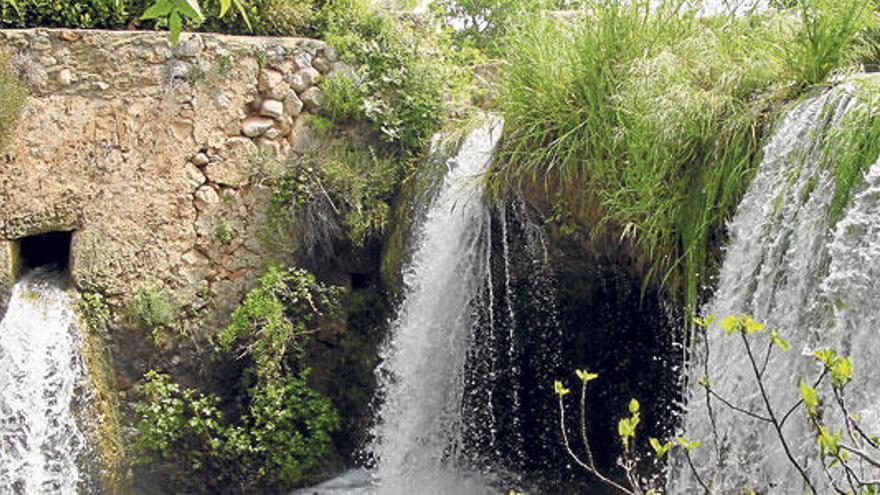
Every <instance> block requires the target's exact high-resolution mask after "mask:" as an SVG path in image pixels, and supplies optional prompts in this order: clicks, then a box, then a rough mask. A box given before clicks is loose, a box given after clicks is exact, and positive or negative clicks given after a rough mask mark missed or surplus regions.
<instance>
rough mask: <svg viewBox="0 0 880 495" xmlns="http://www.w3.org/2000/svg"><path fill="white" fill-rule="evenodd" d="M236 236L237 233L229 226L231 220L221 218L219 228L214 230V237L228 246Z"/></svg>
mask: <svg viewBox="0 0 880 495" xmlns="http://www.w3.org/2000/svg"><path fill="white" fill-rule="evenodd" d="M234 236H235V233H234V232H233V231H232V228H231V227H230V226H229V222H227V221H226V220H220V221H219V222H218V223H217V228H216V229H215V230H214V237H215V238H216V239H217V242H219V243H220V244H222V245H224V246H228V245H229V243H231V242H232V239H233V238H234Z"/></svg>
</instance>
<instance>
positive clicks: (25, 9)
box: [0, 0, 147, 29]
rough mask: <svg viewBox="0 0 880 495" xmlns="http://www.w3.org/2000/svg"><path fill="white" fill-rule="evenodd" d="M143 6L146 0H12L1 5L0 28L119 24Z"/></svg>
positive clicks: (139, 10) (121, 24) (124, 23)
mask: <svg viewBox="0 0 880 495" xmlns="http://www.w3.org/2000/svg"><path fill="white" fill-rule="evenodd" d="M146 7H147V2H146V1H145V0H90V1H81V0H74V1H70V0H15V2H14V3H13V2H3V3H2V5H0V28H10V27H73V28H85V29H94V28H111V29H112V28H121V27H125V25H126V23H128V22H129V21H130V20H131V19H133V18H135V17H136V16H138V15H140V13H141V12H143V10H144V9H145V8H146Z"/></svg>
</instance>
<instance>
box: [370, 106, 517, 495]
mask: <svg viewBox="0 0 880 495" xmlns="http://www.w3.org/2000/svg"><path fill="white" fill-rule="evenodd" d="M500 135H501V124H500V122H499V121H498V120H497V119H494V118H490V119H489V121H488V122H487V123H486V124H485V125H484V126H482V127H480V128H479V129H477V130H475V131H474V132H472V133H470V134H469V135H468V136H467V137H465V139H464V142H463V143H462V145H461V148H460V150H459V152H458V154H457V156H455V157H454V158H453V159H452V160H449V161H448V162H447V163H448V167H449V170H448V172H447V174H446V176H445V179H444V181H443V183H442V185H441V186H440V189H439V191H438V193H437V196H436V199H435V200H434V201H433V204H432V206H431V208H430V210H429V211H428V212H427V215H426V217H425V218H424V220H423V221H422V224H421V226H420V227H419V229H418V231H417V233H416V236H415V239H416V241H415V243H414V245H415V246H416V247H415V251H414V254H413V257H412V260H411V262H410V265H409V267H408V268H407V269H406V271H405V273H404V284H405V287H406V289H405V291H406V292H405V298H404V301H403V303H402V305H401V307H400V309H399V315H398V317H397V320H396V321H395V323H394V324H393V326H392V330H391V338H390V340H389V344H388V346H387V348H386V349H385V351H384V353H383V356H382V357H383V365H382V368H381V369H380V375H379V376H380V380H381V383H380V387H381V390H382V394H383V397H384V403H383V404H382V406H381V410H380V412H379V418H380V423H379V424H378V425H377V427H376V429H375V438H376V440H375V443H374V445H372V447H371V450H372V452H373V454H374V455H375V456H376V458H377V459H378V465H377V469H376V477H377V479H378V484H379V491H380V492H381V493H401V494H403V493H415V491H419V490H421V491H422V492H425V490H427V492H432V493H447V492H452V491H456V490H457V491H458V492H459V493H463V492H467V491H471V492H474V493H477V492H480V491H481V488H480V486H479V484H478V483H477V482H476V481H471V482H469V483H468V482H465V481H464V480H463V479H462V478H461V477H459V476H458V475H452V474H451V472H453V470H452V468H450V467H449V463H450V462H454V457H455V450H456V448H457V447H458V445H459V444H460V438H459V435H460V431H461V429H462V424H461V415H460V413H461V399H462V396H463V391H464V383H463V372H464V367H465V357H466V355H467V350H468V344H469V337H470V330H471V320H470V309H469V308H470V303H471V299H472V298H473V297H474V295H475V293H476V291H477V289H478V287H479V285H480V282H481V280H482V278H483V277H484V276H485V271H486V270H487V267H486V266H485V264H484V257H483V256H482V253H483V250H484V245H483V243H485V242H486V239H487V227H488V224H489V222H488V217H489V210H488V208H487V207H486V206H485V205H484V203H483V201H482V198H481V191H480V190H479V188H477V187H475V185H476V183H475V177H476V176H477V175H478V174H480V173H482V172H484V171H485V170H486V168H487V167H488V165H489V162H490V161H491V158H492V153H493V150H494V148H495V145H496V143H497V141H498V138H499V137H500ZM465 485H468V486H465ZM444 486H445V487H446V488H443V487H444ZM429 487H430V488H429ZM414 490H415V491H414Z"/></svg>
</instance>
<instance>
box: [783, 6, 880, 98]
mask: <svg viewBox="0 0 880 495" xmlns="http://www.w3.org/2000/svg"><path fill="white" fill-rule="evenodd" d="M876 8H877V2H875V1H874V0H798V1H797V3H796V7H795V8H794V14H795V15H796V17H797V18H798V24H797V31H796V32H795V34H794V39H793V40H792V41H791V42H786V43H783V44H781V45H780V47H781V48H782V51H783V57H784V59H785V61H786V64H787V66H788V68H789V71H790V73H791V75H792V77H794V78H795V80H796V81H798V82H799V83H802V84H805V85H813V84H819V83H821V82H823V81H824V80H825V78H826V77H828V75H829V74H830V73H831V72H832V71H834V70H835V69H837V68H838V67H840V66H841V65H843V64H844V63H846V62H848V61H851V60H848V58H850V56H852V55H855V54H856V53H857V52H858V50H850V48H855V45H856V44H857V42H858V41H859V39H858V38H859V34H860V33H863V32H864V31H865V29H867V28H869V27H870V26H871V25H874V24H876V18H875V17H876V14H875V12H874V10H875V9H876ZM863 48H869V47H863Z"/></svg>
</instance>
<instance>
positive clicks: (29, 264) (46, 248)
mask: <svg viewBox="0 0 880 495" xmlns="http://www.w3.org/2000/svg"><path fill="white" fill-rule="evenodd" d="M72 236H73V232H49V233H46V234H39V235H33V236H28V237H22V238H21V239H19V240H18V248H19V256H20V257H21V259H20V261H21V274H24V273H27V272H28V271H30V270H33V269H34V268H38V267H41V266H49V267H52V268H54V269H56V270H67V269H68V266H69V264H70V241H71V238H72Z"/></svg>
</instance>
